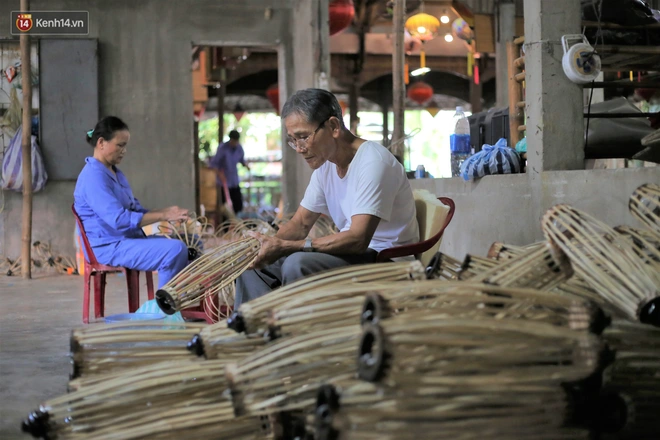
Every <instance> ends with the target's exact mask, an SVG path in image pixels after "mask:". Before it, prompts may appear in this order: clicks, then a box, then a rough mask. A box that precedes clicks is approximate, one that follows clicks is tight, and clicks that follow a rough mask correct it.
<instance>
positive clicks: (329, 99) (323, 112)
mask: <svg viewBox="0 0 660 440" xmlns="http://www.w3.org/2000/svg"><path fill="white" fill-rule="evenodd" d="M292 113H298V114H299V115H300V116H302V117H304V118H305V119H306V120H307V122H309V123H312V124H320V123H322V122H323V121H327V120H328V119H330V117H331V116H335V117H336V118H337V119H339V123H340V124H341V127H342V128H344V118H343V116H342V112H341V106H340V105H339V101H337V98H335V95H333V94H332V93H330V92H328V91H327V90H323V89H304V90H298V91H297V92H296V93H294V94H293V95H291V97H289V99H287V100H286V103H285V104H284V107H283V108H282V119H285V118H286V117H287V116H289V115H290V114H292Z"/></svg>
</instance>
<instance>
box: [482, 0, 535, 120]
mask: <svg viewBox="0 0 660 440" xmlns="http://www.w3.org/2000/svg"><path fill="white" fill-rule="evenodd" d="M525 16H527V15H525ZM515 33H516V4H515V3H514V1H513V0H500V2H499V4H498V6H497V9H496V14H495V71H496V72H497V73H496V76H495V94H496V95H495V96H496V100H497V107H507V106H508V105H509V88H508V78H509V76H508V72H507V60H506V42H507V41H509V40H512V39H513V37H514V35H515ZM472 112H474V110H472Z"/></svg>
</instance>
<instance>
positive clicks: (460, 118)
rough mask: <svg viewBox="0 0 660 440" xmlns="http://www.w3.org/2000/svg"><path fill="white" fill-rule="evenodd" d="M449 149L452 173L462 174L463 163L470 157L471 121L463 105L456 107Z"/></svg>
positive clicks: (454, 174) (453, 174) (455, 174)
mask: <svg viewBox="0 0 660 440" xmlns="http://www.w3.org/2000/svg"><path fill="white" fill-rule="evenodd" d="M449 151H450V154H451V175H452V177H453V176H458V175H460V169H461V164H462V163H463V161H464V160H465V159H467V158H468V157H470V153H471V151H472V147H471V145H470V121H468V118H467V116H465V113H463V107H460V106H459V107H456V113H454V133H453V134H451V135H450V136H449Z"/></svg>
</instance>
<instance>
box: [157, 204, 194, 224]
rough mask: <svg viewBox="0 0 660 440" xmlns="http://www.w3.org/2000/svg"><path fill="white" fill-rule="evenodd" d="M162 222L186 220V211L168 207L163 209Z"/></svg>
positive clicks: (176, 207)
mask: <svg viewBox="0 0 660 440" xmlns="http://www.w3.org/2000/svg"><path fill="white" fill-rule="evenodd" d="M161 212H162V214H163V220H165V221H169V222H178V221H185V220H188V218H189V217H188V210H187V209H185V208H179V207H178V206H170V207H169V208H165V209H163V210H162V211H161Z"/></svg>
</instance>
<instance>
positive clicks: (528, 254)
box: [470, 242, 573, 290]
mask: <svg viewBox="0 0 660 440" xmlns="http://www.w3.org/2000/svg"><path fill="white" fill-rule="evenodd" d="M572 276H573V267H572V266H571V262H570V260H569V258H568V256H567V255H566V254H565V253H564V252H562V250H561V249H560V248H559V247H557V246H555V245H553V244H552V243H548V242H546V243H543V244H542V245H540V246H533V247H531V248H528V249H525V250H522V252H520V253H519V254H518V255H516V256H512V257H511V258H508V259H506V260H504V261H502V262H501V263H500V264H498V265H497V266H495V267H493V268H491V269H489V270H486V271H485V272H482V273H481V274H479V275H476V276H474V277H471V278H470V281H474V282H482V283H485V284H495V285H498V286H509V287H527V288H532V289H539V290H551V289H553V288H554V287H556V286H557V285H559V284H561V283H562V282H564V281H566V280H568V279H569V278H571V277H572Z"/></svg>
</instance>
